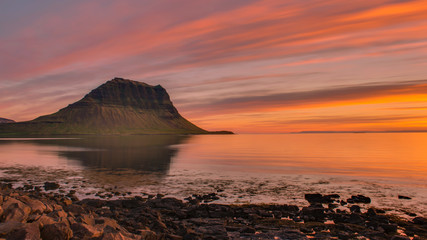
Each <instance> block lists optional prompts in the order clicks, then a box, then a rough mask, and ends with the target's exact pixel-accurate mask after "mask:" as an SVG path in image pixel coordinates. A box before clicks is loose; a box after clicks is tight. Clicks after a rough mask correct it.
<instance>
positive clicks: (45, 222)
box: [36, 215, 56, 228]
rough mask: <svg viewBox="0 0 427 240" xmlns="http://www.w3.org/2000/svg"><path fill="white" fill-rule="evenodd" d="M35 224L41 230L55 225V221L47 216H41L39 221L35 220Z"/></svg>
mask: <svg viewBox="0 0 427 240" xmlns="http://www.w3.org/2000/svg"><path fill="white" fill-rule="evenodd" d="M36 222H37V224H39V227H40V228H43V227H44V226H45V225H49V224H54V223H56V222H55V220H53V219H52V218H51V217H48V216H47V215H42V216H41V217H40V218H39V219H37V221H36Z"/></svg>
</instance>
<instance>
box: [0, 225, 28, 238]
mask: <svg viewBox="0 0 427 240" xmlns="http://www.w3.org/2000/svg"><path fill="white" fill-rule="evenodd" d="M22 226H24V224H23V223H21V222H17V221H8V222H4V223H0V237H2V236H6V235H7V234H9V233H10V232H12V231H14V230H17V229H20V228H22Z"/></svg>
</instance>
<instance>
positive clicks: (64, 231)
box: [40, 223, 73, 240]
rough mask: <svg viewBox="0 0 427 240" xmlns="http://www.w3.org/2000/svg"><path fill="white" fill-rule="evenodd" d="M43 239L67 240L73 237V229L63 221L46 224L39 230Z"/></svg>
mask: <svg viewBox="0 0 427 240" xmlns="http://www.w3.org/2000/svg"><path fill="white" fill-rule="evenodd" d="M40 235H41V237H42V239H43V240H68V239H71V238H72V237H73V231H71V229H70V227H69V226H68V225H67V224H65V223H54V224H48V225H45V226H44V227H43V229H42V230H41V234H40Z"/></svg>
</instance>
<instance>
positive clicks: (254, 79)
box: [0, 0, 427, 133]
mask: <svg viewBox="0 0 427 240" xmlns="http://www.w3.org/2000/svg"><path fill="white" fill-rule="evenodd" d="M0 13H1V14H0V43H1V44H0V53H1V54H0V117H4V118H9V119H13V120H15V121H26V120H31V119H34V118H36V117H38V116H40V115H45V114H49V113H53V112H56V111H57V110H59V109H60V108H63V107H66V106H67V105H68V104H70V103H73V102H75V101H77V100H79V99H81V98H82V97H83V96H84V95H85V94H86V93H88V92H89V91H90V90H91V89H93V88H95V87H97V86H99V85H101V84H102V83H104V82H106V81H108V80H110V79H112V78H114V77H123V78H127V79H133V80H136V81H141V82H146V83H148V84H152V85H157V84H161V85H162V86H163V87H164V88H165V89H167V91H168V92H169V94H170V96H171V99H172V101H173V103H174V105H175V106H176V107H177V109H178V110H179V111H180V113H181V114H182V115H183V116H184V117H186V118H187V119H188V120H190V121H191V122H193V123H195V124H196V125H198V126H200V127H202V128H204V129H208V130H225V129H226V130H231V131H234V132H237V133H284V132H299V131H419V130H427V1H426V0H407V1H406V0H405V1H400V0H399V1H396V0H372V1H353V2H349V1H336V0H325V1H320V0H319V1H318V0H310V1H298V0H286V1H280V0H236V1H227V0H208V1H195V0H189V1H172V0H160V1H137V2H136V1H101V0H95V1H83V0H77V1H67V2H64V1H51V0H42V1H20V0H18V1H8V2H4V3H0Z"/></svg>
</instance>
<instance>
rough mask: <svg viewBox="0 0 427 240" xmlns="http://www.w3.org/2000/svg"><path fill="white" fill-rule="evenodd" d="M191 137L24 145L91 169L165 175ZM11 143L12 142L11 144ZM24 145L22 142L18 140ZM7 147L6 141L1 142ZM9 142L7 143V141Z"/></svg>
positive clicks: (112, 138)
mask: <svg viewBox="0 0 427 240" xmlns="http://www.w3.org/2000/svg"><path fill="white" fill-rule="evenodd" d="M189 138H190V136H180V135H142V136H108V137H105V136H104V137H85V138H68V139H66V138H64V139H46V140H40V139H38V140H31V139H29V140H25V143H27V144H33V145H39V146H40V145H41V146H47V147H59V148H57V150H50V151H55V152H56V153H57V154H58V156H59V157H60V158H65V159H68V160H75V161H78V163H79V165H81V166H83V167H85V168H88V169H91V170H120V169H131V170H137V171H142V172H147V173H156V174H161V175H163V174H167V172H168V171H169V168H170V164H171V159H172V157H173V156H175V154H176V153H177V151H178V150H177V149H176V148H173V147H171V146H173V145H177V144H182V143H184V142H185V141H186V140H187V139H189ZM12 142H13V141H12ZM19 142H20V143H23V141H19ZM0 143H3V144H6V141H0ZM9 143H10V142H9Z"/></svg>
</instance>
